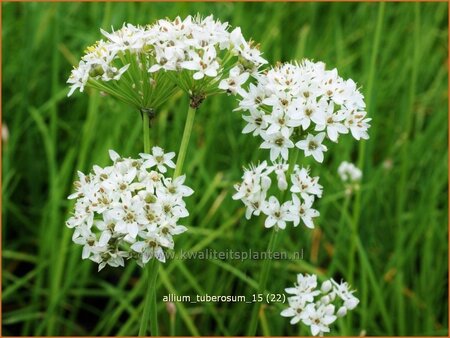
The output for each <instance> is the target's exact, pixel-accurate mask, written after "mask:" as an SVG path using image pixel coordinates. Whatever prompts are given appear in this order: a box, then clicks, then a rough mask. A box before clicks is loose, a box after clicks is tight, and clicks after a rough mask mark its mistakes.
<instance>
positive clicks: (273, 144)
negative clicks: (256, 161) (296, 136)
mask: <svg viewBox="0 0 450 338" xmlns="http://www.w3.org/2000/svg"><path fill="white" fill-rule="evenodd" d="M261 136H262V137H263V139H264V142H263V143H262V144H261V148H262V149H270V160H271V161H275V160H276V159H277V158H278V157H279V156H281V158H282V159H284V160H285V161H287V160H288V155H289V151H288V149H289V148H293V147H294V143H293V142H292V141H291V140H290V139H289V138H287V137H285V136H284V135H283V134H281V133H274V134H267V133H266V132H263V133H262V134H261Z"/></svg>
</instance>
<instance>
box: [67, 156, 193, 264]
mask: <svg viewBox="0 0 450 338" xmlns="http://www.w3.org/2000/svg"><path fill="white" fill-rule="evenodd" d="M174 156H175V153H164V151H163V150H162V149H161V148H159V147H153V149H152V154H141V158H139V159H131V158H122V157H120V156H119V155H118V154H117V153H116V152H115V151H113V150H110V157H111V160H112V161H113V162H114V163H113V165H112V166H107V167H104V168H101V167H99V166H94V168H93V170H92V172H91V173H89V174H88V175H84V174H83V173H81V172H79V173H78V176H79V180H78V181H76V182H75V183H74V185H75V188H76V192H75V193H73V194H72V195H70V196H69V199H76V202H75V208H74V212H73V215H72V217H70V218H69V220H68V221H67V226H68V227H69V228H73V229H74V233H73V236H72V239H73V241H74V242H75V243H76V244H79V245H82V246H83V253H82V258H83V259H90V260H92V261H94V262H96V263H98V264H99V270H101V269H102V268H104V267H105V266H106V265H110V266H123V265H124V261H125V259H135V260H136V261H137V263H138V264H139V265H141V266H143V265H145V264H146V263H147V262H148V261H149V260H150V259H152V258H155V259H157V260H159V261H162V262H164V261H165V255H164V250H165V249H173V247H174V242H173V236H175V235H178V234H181V233H183V232H184V231H186V230H187V228H186V227H184V226H182V225H179V224H178V221H179V219H180V218H184V217H186V216H188V215H189V213H188V211H187V209H186V205H185V202H184V200H183V199H184V197H186V196H190V195H192V193H193V190H192V189H191V188H189V187H187V186H185V185H184V179H185V176H179V177H177V178H175V179H172V178H171V177H165V176H164V173H166V171H167V168H166V167H169V168H173V167H174V163H173V162H172V158H173V157H174Z"/></svg>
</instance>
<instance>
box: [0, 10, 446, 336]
mask: <svg viewBox="0 0 450 338" xmlns="http://www.w3.org/2000/svg"><path fill="white" fill-rule="evenodd" d="M447 6H448V5H447V3H383V4H380V3H321V4H318V3H289V4H285V3H2V20H3V36H2V38H3V43H2V50H3V55H2V60H3V63H2V73H3V78H2V98H3V100H2V112H3V116H2V121H3V123H4V124H6V125H7V127H8V129H9V138H8V139H7V140H6V141H3V145H2V148H3V152H2V174H3V176H2V182H3V185H2V188H3V189H2V239H3V242H2V248H3V250H2V266H3V273H2V287H3V293H2V296H3V298H2V305H3V306H2V317H3V320H2V324H3V335H136V334H137V331H138V325H139V320H140V316H141V312H142V308H143V300H144V290H145V281H144V279H143V278H141V276H142V275H143V274H142V271H141V269H140V268H139V267H137V266H136V265H135V264H128V266H127V267H126V268H125V269H112V268H106V269H105V270H104V271H102V272H100V273H97V271H96V270H97V265H96V264H94V263H92V262H90V261H82V260H81V253H80V250H79V248H78V247H77V246H75V245H74V244H73V243H72V242H71V241H70V236H71V231H70V230H69V229H67V228H66V227H65V225H64V222H65V220H66V218H67V216H68V213H69V212H70V207H71V204H70V203H69V202H68V201H67V200H66V196H67V195H68V194H69V193H70V191H71V189H72V181H73V179H74V177H75V174H76V170H82V171H85V172H86V171H88V170H89V168H90V167H91V166H92V165H93V164H99V165H105V164H108V163H109V160H108V157H107V150H108V149H110V148H113V149H115V150H116V151H118V152H119V153H120V154H123V155H124V156H131V157H133V156H136V155H137V154H138V153H139V152H140V151H142V136H141V120H140V115H139V113H138V112H136V111H133V110H131V109H130V108H129V107H127V106H125V105H122V104H120V103H117V102H115V101H113V100H112V99H110V98H105V97H101V96H99V95H98V94H97V93H95V92H90V91H88V93H85V94H76V95H74V96H72V97H71V98H67V97H66V94H67V92H68V88H67V86H66V85H65V81H66V79H67V77H68V76H69V73H70V70H71V68H72V64H74V63H76V62H77V61H78V59H79V57H80V56H81V55H82V52H83V50H84V48H85V47H86V46H87V45H90V44H92V43H93V42H94V41H95V40H97V39H99V38H100V32H99V28H100V27H102V28H104V29H107V30H108V29H110V27H111V26H114V27H115V28H118V27H120V26H121V25H122V23H123V22H131V23H133V24H146V23H150V22H152V21H154V20H156V19H158V18H162V17H166V16H168V17H170V18H174V17H175V16H176V15H180V16H186V15H188V14H195V13H197V12H199V13H201V14H202V15H208V14H214V15H215V16H216V17H217V18H218V19H220V20H222V21H228V22H229V23H230V24H231V25H233V26H241V27H242V31H243V33H244V36H246V37H253V38H254V39H255V40H256V41H258V42H260V43H261V49H262V50H263V51H264V55H265V57H266V58H267V59H268V60H270V61H271V62H276V61H278V60H281V61H289V60H292V59H301V58H304V57H306V58H311V59H314V60H317V61H318V60H321V61H324V62H326V63H327V66H328V67H329V68H332V67H337V68H338V70H339V72H340V74H341V75H342V76H343V77H344V78H347V77H351V78H353V79H354V80H355V81H356V82H357V83H359V84H360V85H361V86H362V92H363V93H364V95H365V96H366V102H367V105H368V112H369V115H370V117H372V118H373V123H372V125H373V126H372V128H371V129H370V131H369V132H370V136H371V138H370V140H368V141H366V142H364V143H361V144H358V143H357V142H355V141H354V140H353V139H352V138H351V137H341V140H340V142H339V144H334V145H331V147H330V151H329V152H328V153H327V156H326V161H325V163H324V165H322V166H319V165H317V164H314V163H312V162H310V161H306V160H305V159H301V161H302V163H305V164H311V165H312V174H314V175H320V176H321V180H320V182H321V184H322V185H323V186H324V197H323V198H322V199H321V200H320V201H319V202H318V203H317V208H318V210H319V211H320V213H321V216H320V217H319V219H318V222H317V223H318V224H317V227H316V229H315V230H314V231H310V230H308V229H306V228H295V229H294V228H289V229H287V230H286V231H284V232H283V234H282V238H281V241H280V247H279V250H286V251H296V250H303V253H304V259H303V260H297V261H295V260H292V261H275V262H274V264H273V267H272V273H271V277H270V279H269V283H268V288H267V291H270V292H272V293H280V292H283V290H284V288H285V287H288V286H290V285H291V284H293V282H294V281H295V275H296V274H297V273H299V272H303V273H304V272H309V273H317V274H319V276H323V277H325V276H328V277H334V278H336V279H340V278H341V277H342V278H344V279H346V280H349V281H350V282H351V284H352V285H353V286H354V287H355V288H356V289H357V293H356V295H357V296H358V297H359V298H360V299H361V303H360V305H359V307H358V308H357V309H356V310H355V311H354V313H352V314H351V315H349V316H348V317H346V318H345V319H344V320H340V321H338V322H337V323H336V324H335V325H334V326H333V328H332V332H333V334H336V335H359V334H364V333H366V334H367V335H447V334H448V292H447V290H448V230H447V229H448V228H447V216H448V209H447V206H448V197H447V184H448V176H447V170H448V169H447V163H448V152H447V134H448V120H447V116H448V111H447V107H448V106H447V101H448V95H447V93H448V88H447V83H448V82H447V77H448V69H447V52H448V43H447V41H448V35H447V34H448V32H447V21H448V14H447V13H448V8H447ZM186 105H187V98H186V97H182V96H180V97H175V98H174V99H173V101H172V102H170V103H169V104H167V105H166V106H165V107H164V109H163V110H162V111H161V112H160V113H159V115H158V117H157V119H156V121H155V125H154V128H153V129H152V142H153V143H156V144H158V145H160V146H162V147H163V148H164V149H166V150H170V151H178V146H179V142H180V140H181V133H182V128H183V126H184V121H185V110H184V108H183V107H186ZM235 106H236V104H235V101H234V98H233V97H229V96H226V95H223V96H217V97H212V98H210V99H208V100H207V101H206V102H205V103H204V105H203V106H202V107H201V108H200V110H199V112H198V114H197V117H196V121H195V125H194V131H193V135H192V138H191V143H190V148H189V151H188V156H187V161H186V166H185V171H186V173H187V176H188V178H187V183H188V184H189V185H190V186H191V187H193V188H194V190H195V191H196V193H195V195H193V196H192V197H190V198H189V199H188V206H189V210H190V211H191V216H190V217H189V218H188V219H186V220H185V222H184V223H185V224H186V225H188V226H189V228H190V231H189V232H187V233H186V234H184V235H183V236H179V237H178V238H177V241H176V249H177V250H180V249H182V250H190V249H193V250H204V249H214V250H218V251H223V250H227V249H228V250H234V251H239V250H248V249H252V250H255V251H257V250H260V251H263V250H265V249H266V246H267V241H268V238H269V235H270V234H269V232H268V231H267V230H265V229H264V228H263V223H262V220H261V219H257V220H255V219H253V220H251V221H246V220H245V218H244V217H243V208H242V205H241V204H240V203H239V202H238V201H233V200H232V199H231V195H232V194H233V188H232V184H233V183H235V182H236V181H238V180H239V178H240V176H241V167H242V166H243V165H246V164H247V163H249V162H250V161H257V160H260V159H265V158H268V152H266V151H264V150H258V146H259V140H258V139H256V138H253V137H251V136H249V135H242V134H241V130H242V128H243V125H244V123H243V121H242V119H241V117H240V114H239V113H237V112H232V109H233V108H235ZM344 160H347V161H354V162H356V163H358V164H359V165H360V166H362V169H363V173H364V178H363V183H362V189H361V192H360V194H358V195H357V196H355V197H353V198H346V197H345V194H344V192H343V190H344V188H343V186H342V184H341V183H340V181H339V179H338V176H337V173H336V169H337V166H338V165H339V163H340V162H341V161H344ZM261 263H262V262H258V261H251V260H245V261H217V260H209V261H201V260H187V261H180V260H177V261H170V262H168V263H167V264H165V265H164V269H161V273H160V279H159V284H160V285H159V288H158V293H157V297H158V300H159V301H158V304H159V321H160V333H161V334H163V335H168V334H176V335H197V334H200V335H243V334H245V332H246V329H247V324H248V322H247V318H248V316H249V314H250V312H251V309H252V306H251V305H249V304H245V303H220V304H219V303H218V304H211V303H209V304H196V305H193V304H182V303H179V304H177V311H176V314H175V316H174V317H172V318H171V317H170V316H169V314H168V312H167V310H166V306H165V304H164V303H163V302H162V301H161V299H162V297H163V295H166V294H168V293H176V294H178V295H196V294H204V293H208V294H210V295H212V294H214V295H247V296H250V295H251V294H253V293H255V292H256V291H255V290H256V281H257V280H258V276H259V272H260V267H261ZM283 307H284V305H283V304H269V305H265V306H263V308H262V312H261V316H260V324H261V325H260V329H259V331H258V333H259V334H271V335H299V334H300V335H305V334H309V332H308V331H307V330H305V329H304V328H301V327H299V326H291V325H290V324H289V323H288V320H286V319H285V318H282V317H280V315H279V312H280V310H281V309H282V308H283Z"/></svg>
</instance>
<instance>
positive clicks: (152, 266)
mask: <svg viewBox="0 0 450 338" xmlns="http://www.w3.org/2000/svg"><path fill="white" fill-rule="evenodd" d="M142 131H143V138H144V152H145V153H146V154H148V153H150V117H149V115H148V114H147V113H143V114H142ZM158 269H159V264H158V261H157V259H156V258H154V257H153V258H152V260H151V261H150V263H149V266H148V267H147V269H146V280H147V283H148V288H147V295H146V297H145V303H144V313H143V314H142V318H141V324H140V326H139V336H146V335H147V327H148V321H149V320H150V333H151V335H153V336H158V335H159V331H158V313H157V308H156V279H157V277H158Z"/></svg>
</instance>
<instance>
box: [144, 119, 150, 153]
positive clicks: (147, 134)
mask: <svg viewBox="0 0 450 338" xmlns="http://www.w3.org/2000/svg"><path fill="white" fill-rule="evenodd" d="M142 131H143V134H144V136H143V137H144V153H146V154H149V153H150V117H149V116H148V114H146V113H143V114H142Z"/></svg>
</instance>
